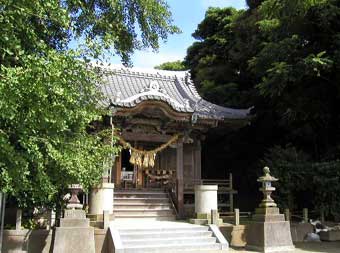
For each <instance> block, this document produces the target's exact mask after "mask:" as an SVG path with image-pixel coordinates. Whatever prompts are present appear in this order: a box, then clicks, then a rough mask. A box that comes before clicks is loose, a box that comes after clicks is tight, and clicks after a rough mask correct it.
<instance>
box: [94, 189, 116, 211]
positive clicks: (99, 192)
mask: <svg viewBox="0 0 340 253" xmlns="http://www.w3.org/2000/svg"><path fill="white" fill-rule="evenodd" d="M113 189H114V184H112V183H101V184H100V185H98V186H96V187H93V188H92V190H91V194H90V203H89V213H90V214H95V215H103V212H104V210H106V211H108V212H109V214H112V213H113Z"/></svg>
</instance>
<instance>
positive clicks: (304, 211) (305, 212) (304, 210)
mask: <svg viewBox="0 0 340 253" xmlns="http://www.w3.org/2000/svg"><path fill="white" fill-rule="evenodd" d="M302 217H303V221H304V222H305V223H308V208H304V209H302Z"/></svg>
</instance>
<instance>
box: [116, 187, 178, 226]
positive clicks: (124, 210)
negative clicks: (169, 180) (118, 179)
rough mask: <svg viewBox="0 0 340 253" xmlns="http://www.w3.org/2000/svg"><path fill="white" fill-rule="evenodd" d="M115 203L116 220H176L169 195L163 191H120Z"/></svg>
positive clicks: (117, 191) (117, 193)
mask: <svg viewBox="0 0 340 253" xmlns="http://www.w3.org/2000/svg"><path fill="white" fill-rule="evenodd" d="M113 203H114V208H113V209H114V217H115V219H127V218H136V219H149V220H165V221H173V220H176V213H175V210H174V208H173V204H172V202H171V200H170V198H169V195H168V193H167V192H165V191H164V190H162V189H153V190H150V189H138V190H137V189H122V190H119V189H118V190H115V193H114V201H113Z"/></svg>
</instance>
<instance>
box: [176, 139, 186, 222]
mask: <svg viewBox="0 0 340 253" xmlns="http://www.w3.org/2000/svg"><path fill="white" fill-rule="evenodd" d="M176 176H177V180H176V181H177V192H176V195H177V209H178V215H179V218H182V217H183V214H184V182H183V177H184V175H183V141H182V140H179V141H178V143H177V149H176Z"/></svg>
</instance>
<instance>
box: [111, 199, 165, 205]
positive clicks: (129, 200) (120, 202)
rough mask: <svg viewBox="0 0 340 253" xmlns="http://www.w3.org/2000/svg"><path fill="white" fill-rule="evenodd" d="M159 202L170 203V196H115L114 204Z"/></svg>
mask: <svg viewBox="0 0 340 253" xmlns="http://www.w3.org/2000/svg"><path fill="white" fill-rule="evenodd" d="M125 203H131V204H158V203H170V201H169V198H114V200H113V204H114V205H115V204H116V205H117V204H125Z"/></svg>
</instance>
